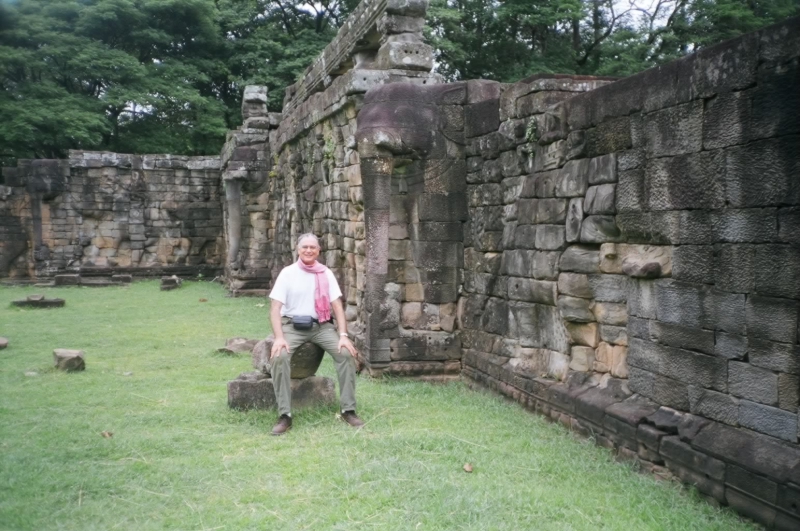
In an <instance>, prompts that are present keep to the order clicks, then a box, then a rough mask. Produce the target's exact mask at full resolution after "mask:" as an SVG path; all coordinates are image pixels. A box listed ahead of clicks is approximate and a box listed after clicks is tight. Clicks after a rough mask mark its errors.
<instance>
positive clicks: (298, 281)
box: [269, 262, 342, 319]
mask: <svg viewBox="0 0 800 531" xmlns="http://www.w3.org/2000/svg"><path fill="white" fill-rule="evenodd" d="M314 276H315V275H314V273H308V272H306V271H303V270H302V269H300V266H299V265H297V262H295V263H293V264H292V265H289V266H286V267H284V268H283V269H282V270H281V272H280V274H278V278H277V279H276V280H275V285H274V286H273V287H272V292H270V294H269V298H270V299H272V300H276V301H279V302H282V303H283V307H282V308H281V315H288V316H290V317H295V316H301V315H310V316H311V317H313V318H314V319H319V316H318V315H317V311H316V310H315V309H314V291H315V290H316V279H315V278H314ZM325 276H326V277H327V278H328V297H330V300H331V302H333V301H335V300H336V299H338V298H339V297H341V296H342V290H341V289H339V283H338V282H336V277H335V276H334V275H333V271H331V270H330V268H326V269H325Z"/></svg>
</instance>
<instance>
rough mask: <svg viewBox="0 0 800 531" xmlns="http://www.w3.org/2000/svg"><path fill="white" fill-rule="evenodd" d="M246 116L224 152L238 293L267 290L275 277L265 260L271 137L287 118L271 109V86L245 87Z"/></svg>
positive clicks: (229, 277)
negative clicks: (269, 88)
mask: <svg viewBox="0 0 800 531" xmlns="http://www.w3.org/2000/svg"><path fill="white" fill-rule="evenodd" d="M242 119H243V121H244V123H243V124H242V126H241V127H239V128H238V129H236V130H233V131H229V132H228V137H227V139H226V142H225V145H224V146H223V148H222V155H221V167H222V192H221V195H223V196H224V198H225V200H224V201H223V202H222V208H223V217H224V221H225V246H226V253H225V258H226V259H225V279H226V282H227V285H228V288H229V289H231V291H232V292H233V293H234V294H244V293H255V294H261V293H262V292H263V290H264V289H266V288H267V287H269V285H270V281H271V280H272V278H273V277H272V271H271V269H270V267H269V264H268V263H266V261H265V260H264V256H265V255H267V253H268V251H269V250H270V249H271V241H270V238H269V230H270V220H269V215H268V213H267V212H266V210H267V208H268V207H267V205H268V203H269V187H270V183H269V178H270V175H271V172H273V171H274V170H273V165H274V163H273V160H272V155H271V150H270V147H269V136H270V133H271V132H272V133H273V134H274V131H275V129H276V128H277V126H278V123H279V122H280V119H281V115H280V114H278V113H269V112H267V88H266V87H263V86H257V85H251V86H247V87H245V90H244V95H243V97H242Z"/></svg>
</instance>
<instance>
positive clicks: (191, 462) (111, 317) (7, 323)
mask: <svg viewBox="0 0 800 531" xmlns="http://www.w3.org/2000/svg"><path fill="white" fill-rule="evenodd" d="M34 290H38V292H40V293H41V292H42V291H41V290H42V288H33V287H27V288H9V287H0V314H1V315H2V318H0V334H2V335H3V336H4V337H8V338H9V340H10V345H9V347H8V348H7V349H5V350H3V351H1V352H2V364H1V365H0V389H2V400H0V434H2V437H0V528H2V529H4V530H6V529H7V530H14V531H28V530H31V531H32V530H37V531H38V530H55V529H58V530H70V531H72V530H74V531H95V530H96V531H101V530H102V531H107V530H111V529H123V530H135V531H156V530H157V531H164V530H187V529H196V530H200V529H207V530H211V529H225V530H237V531H239V530H241V531H246V530H259V531H261V530H265V529H286V530H300V529H313V530H321V531H328V530H348V531H358V530H376V529H378V530H406V529H412V530H413V529H420V530H423V529H424V530H426V531H445V530H446V531H450V530H456V529H469V530H473V531H481V530H517V529H520V530H527V529H536V530H545V531H547V530H567V529H569V530H575V531H595V530H598V529H602V530H607V531H617V530H618V531H629V530H656V529H658V530H664V531H685V530H697V531H699V530H704V531H723V530H724V531H744V530H746V529H749V530H754V529H755V526H753V525H750V524H747V523H745V522H742V521H740V519H739V518H738V517H737V516H736V515H735V514H733V513H732V512H731V511H730V510H720V509H715V508H713V507H712V506H711V505H709V504H707V503H705V502H704V501H702V500H701V499H700V498H699V496H696V495H693V494H691V493H688V492H687V491H685V490H683V489H680V488H678V487H677V486H676V485H675V484H673V483H668V482H658V481H656V480H655V479H653V477H652V476H646V475H642V474H637V473H635V472H633V471H632V470H631V467H629V466H624V465H621V464H619V463H616V462H614V459H613V457H612V455H611V453H610V452H609V451H607V450H605V449H603V448H600V447H597V446H595V445H594V444H592V443H591V442H590V441H588V440H578V439H576V438H575V437H573V436H572V435H571V434H570V433H569V432H568V431H567V430H566V429H565V428H564V427H563V426H561V425H560V424H549V423H547V422H545V420H544V419H543V418H541V417H539V416H536V415H534V414H532V413H530V412H528V411H526V410H524V409H523V408H521V407H520V406H518V405H516V404H512V403H509V402H508V401H506V400H502V399H500V398H498V397H496V396H492V395H488V394H483V393H477V392H472V391H470V390H469V389H467V388H466V386H464V385H463V384H452V385H430V384H426V383H424V382H418V381H408V380H373V379H370V378H367V377H361V378H359V380H358V400H359V414H360V415H361V416H362V418H363V419H364V420H365V421H366V423H367V424H366V426H365V427H364V428H363V429H361V430H358V431H356V430H353V429H352V428H350V427H349V426H346V425H345V424H344V423H342V422H340V421H337V420H336V418H335V415H336V407H321V408H315V409H308V410H299V411H295V415H294V419H295V422H294V427H293V429H292V431H291V432H289V433H288V434H287V435H285V436H283V437H280V438H277V437H270V436H269V430H270V428H271V425H272V423H273V422H274V420H275V413H274V412H272V411H249V412H243V411H232V410H230V409H229V408H228V406H227V394H226V384H227V382H228V381H230V380H232V379H234V378H236V377H237V376H238V375H239V374H240V373H242V372H245V371H252V370H253V368H252V365H251V360H250V356H248V355H246V354H243V355H240V356H227V355H222V354H219V353H217V352H215V351H216V349H217V348H218V347H221V346H223V345H224V343H225V339H226V338H230V337H236V336H238V337H249V338H260V337H264V336H265V335H267V334H268V333H269V329H268V322H269V319H268V315H269V306H268V305H266V304H264V303H263V300H261V301H260V300H257V299H248V298H231V297H227V296H226V292H225V290H224V289H223V288H222V287H221V286H220V285H219V284H216V283H210V282H186V283H184V285H183V287H182V288H181V289H179V290H175V291H168V292H165V291H159V289H158V282H157V281H144V282H136V283H134V284H132V285H131V286H130V287H124V288H123V287H120V288H104V289H102V290H98V289H97V288H80V287H75V288H49V289H45V291H44V293H45V294H46V295H47V296H48V297H62V298H64V299H66V301H67V306H66V307H65V308H61V309H53V310H32V309H27V310H25V309H21V308H15V307H10V306H9V304H10V301H11V300H14V299H17V298H24V297H25V296H26V295H29V294H32V293H34ZM200 300H206V302H198V301H200ZM58 347H64V348H76V349H82V350H84V351H85V355H86V370H85V371H84V372H80V373H70V374H67V373H62V372H59V371H55V370H54V369H53V368H52V354H51V352H52V350H53V349H54V348H58ZM320 374H321V375H323V376H328V377H332V378H334V379H335V371H334V367H333V364H332V363H330V358H329V357H328V356H326V360H325V361H324V362H323V365H322V367H321V368H320ZM103 432H107V433H106V436H103ZM108 432H110V433H111V434H113V435H111V436H108ZM465 463H470V464H471V465H472V466H473V472H472V473H471V474H467V473H466V472H464V470H463V468H462V467H463V466H464V464H465Z"/></svg>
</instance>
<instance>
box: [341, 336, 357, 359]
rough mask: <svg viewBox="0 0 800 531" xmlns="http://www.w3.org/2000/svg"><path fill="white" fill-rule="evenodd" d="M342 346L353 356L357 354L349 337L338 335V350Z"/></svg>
mask: <svg viewBox="0 0 800 531" xmlns="http://www.w3.org/2000/svg"><path fill="white" fill-rule="evenodd" d="M343 348H346V349H347V350H348V352H350V355H351V356H353V357H354V358H355V357H356V356H358V351H357V350H356V347H355V345H353V342H352V341H350V338H349V337H347V336H339V351H341V350H342V349H343Z"/></svg>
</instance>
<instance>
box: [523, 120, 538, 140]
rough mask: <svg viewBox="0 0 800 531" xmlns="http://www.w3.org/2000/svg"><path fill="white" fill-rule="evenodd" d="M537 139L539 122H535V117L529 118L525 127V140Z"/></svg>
mask: <svg viewBox="0 0 800 531" xmlns="http://www.w3.org/2000/svg"><path fill="white" fill-rule="evenodd" d="M538 139H539V124H538V123H537V122H536V118H535V117H534V118H531V119H530V121H529V122H528V125H527V127H525V140H527V141H528V142H536V141H537V140H538Z"/></svg>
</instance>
